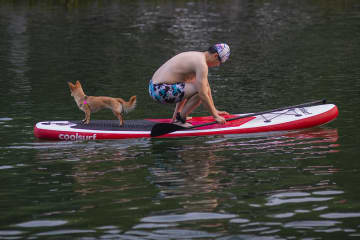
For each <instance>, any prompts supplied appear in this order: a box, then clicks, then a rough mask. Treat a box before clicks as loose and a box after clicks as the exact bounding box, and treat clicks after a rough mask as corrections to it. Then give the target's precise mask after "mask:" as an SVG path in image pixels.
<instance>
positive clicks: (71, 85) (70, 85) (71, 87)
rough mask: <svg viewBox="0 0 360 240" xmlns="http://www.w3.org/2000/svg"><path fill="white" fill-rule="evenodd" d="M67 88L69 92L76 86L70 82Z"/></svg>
mask: <svg viewBox="0 0 360 240" xmlns="http://www.w3.org/2000/svg"><path fill="white" fill-rule="evenodd" d="M68 85H69V88H70V90H73V89H74V88H76V86H75V85H74V84H72V83H71V82H68Z"/></svg>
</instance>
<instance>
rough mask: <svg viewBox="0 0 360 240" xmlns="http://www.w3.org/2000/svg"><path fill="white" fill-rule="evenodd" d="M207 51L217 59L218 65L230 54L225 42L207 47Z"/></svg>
mask: <svg viewBox="0 0 360 240" xmlns="http://www.w3.org/2000/svg"><path fill="white" fill-rule="evenodd" d="M207 51H208V52H209V53H210V54H211V55H213V56H214V57H216V58H217V59H218V62H219V65H220V63H224V62H226V60H228V58H229V56H230V47H229V46H228V45H227V44H226V43H217V44H215V45H213V46H211V47H209V49H208V50H207Z"/></svg>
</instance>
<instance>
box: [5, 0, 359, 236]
mask: <svg viewBox="0 0 360 240" xmlns="http://www.w3.org/2000/svg"><path fill="white" fill-rule="evenodd" d="M0 34H1V37H0V82H1V87H0V102H1V104H0V182H1V183H0V211H1V212H0V239H23V238H25V239H69V238H78V239H229V240H230V239H357V238H359V237H360V191H359V189H360V188H359V184H360V174H359V171H360V161H359V150H358V149H359V147H358V146H359V143H360V141H359V135H360V130H359V122H360V117H359V111H360V107H359V105H360V99H359V97H360V94H359V93H360V81H359V78H360V55H359V53H360V3H359V2H358V1H356V0H353V1H351V0H343V1H340V0H335V1H235V0H229V1H151V0H150V1H60V0H59V1H0ZM216 42H227V43H228V44H229V45H230V47H231V51H232V54H231V56H230V60H229V61H228V62H227V63H226V64H224V65H223V66H221V67H220V68H216V69H211V70H210V76H209V79H210V84H211V86H212V88H213V92H214V93H213V95H214V99H215V102H216V105H217V106H218V108H219V109H224V110H227V111H229V112H232V113H242V112H254V111H262V110H267V109H271V108H276V107H281V106H287V105H293V104H299V103H303V102H308V101H313V100H317V99H321V98H327V99H329V100H330V101H331V102H334V103H336V104H337V106H338V107H339V111H340V114H339V117H338V119H337V120H336V121H334V122H332V123H330V124H328V125H326V126H323V127H319V128H314V129H309V130H305V131H301V132H296V133H286V134H279V135H265V136H258V137H249V136H248V137H246V136H245V137H244V136H239V135H233V136H215V137H214V136H213V137H194V138H183V139H136V140H118V141H117V140H114V141H93V142H49V141H40V140H37V139H35V138H34V136H33V132H32V131H33V126H34V124H35V123H36V122H38V121H41V120H68V119H81V118H82V117H83V113H81V112H80V111H79V110H78V109H77V107H76V105H75V103H74V101H73V99H72V98H71V96H70V94H69V90H68V87H67V84H66V82H67V81H73V82H74V81H75V80H80V81H81V82H82V83H83V87H84V89H85V92H86V93H87V94H88V95H108V96H119V97H123V98H126V99H127V98H128V97H130V96H131V95H137V96H138V105H137V109H136V110H135V111H134V112H132V113H130V114H129V115H128V116H127V118H128V119H142V118H147V117H153V118H155V117H169V116H171V114H172V107H171V106H160V105H159V104H157V103H155V102H153V101H152V100H151V99H150V98H149V97H148V94H147V82H148V80H149V79H150V77H151V76H152V74H153V72H154V71H155V70H156V68H157V67H159V66H160V65H161V64H162V63H163V62H164V61H166V60H167V59H168V58H170V57H171V56H172V55H174V54H176V53H179V52H182V51H188V50H204V49H206V48H207V47H208V46H209V45H211V44H213V43H216ZM194 114H195V115H204V114H207V112H206V111H205V109H204V108H201V109H199V110H198V111H196V113H194ZM93 119H113V116H112V113H111V112H110V111H103V112H99V113H98V114H94V115H93Z"/></svg>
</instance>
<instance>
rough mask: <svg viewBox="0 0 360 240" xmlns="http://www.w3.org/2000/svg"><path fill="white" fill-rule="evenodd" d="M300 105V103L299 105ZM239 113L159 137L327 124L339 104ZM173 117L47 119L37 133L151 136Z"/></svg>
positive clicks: (196, 119) (79, 137)
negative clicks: (86, 120) (87, 120)
mask: <svg viewBox="0 0 360 240" xmlns="http://www.w3.org/2000/svg"><path fill="white" fill-rule="evenodd" d="M298 106H300V105H298ZM247 115H252V114H235V115H227V116H224V117H225V118H226V119H230V118H234V117H235V118H236V117H241V116H244V118H240V119H236V120H232V121H227V122H226V124H224V125H220V124H211V125H208V126H202V127H198V128H192V129H185V130H179V131H175V132H171V133H168V134H164V135H161V136H158V137H188V136H204V135H224V134H251V133H265V132H276V131H291V130H298V129H304V128H310V127H314V126H319V125H323V124H325V123H328V122H330V121H332V120H334V119H335V118H336V117H337V116H338V108H337V107H336V105H334V104H320V105H315V106H305V107H296V106H294V107H289V108H286V109H285V108H283V109H281V110H279V109H277V110H274V111H266V113H263V114H260V113H259V115H256V116H247ZM213 121H214V119H213V118H212V117H210V116H208V117H193V118H192V119H190V120H189V121H188V122H189V123H191V124H192V125H200V124H204V123H209V122H213ZM169 122H170V119H144V120H125V124H124V125H123V126H121V127H120V126H119V121H118V120H92V121H91V122H90V124H82V123H81V122H80V121H44V122H39V123H37V124H36V125H35V127H34V134H35V136H36V137H37V138H40V139H49V140H64V141H75V140H98V139H124V138H150V137H151V136H150V133H151V129H152V128H153V126H154V125H155V124H157V123H169Z"/></svg>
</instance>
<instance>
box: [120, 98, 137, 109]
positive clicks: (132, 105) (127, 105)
mask: <svg viewBox="0 0 360 240" xmlns="http://www.w3.org/2000/svg"><path fill="white" fill-rule="evenodd" d="M117 100H118V101H119V102H120V103H121V104H122V106H123V111H124V112H126V113H127V112H130V111H132V110H134V109H135V107H136V96H132V97H131V98H130V99H129V101H128V102H126V101H124V99H122V98H117Z"/></svg>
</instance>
